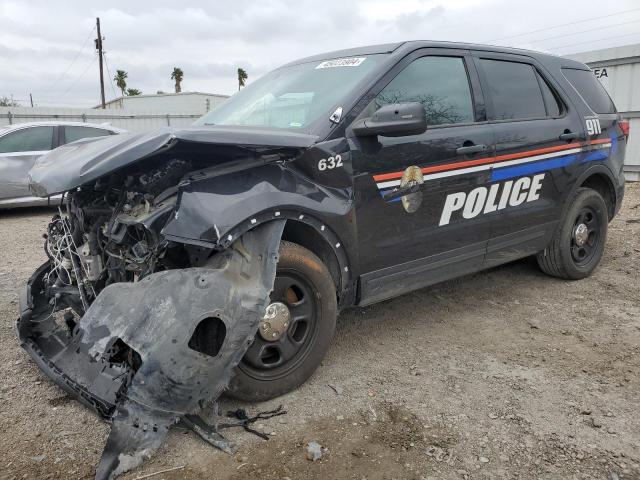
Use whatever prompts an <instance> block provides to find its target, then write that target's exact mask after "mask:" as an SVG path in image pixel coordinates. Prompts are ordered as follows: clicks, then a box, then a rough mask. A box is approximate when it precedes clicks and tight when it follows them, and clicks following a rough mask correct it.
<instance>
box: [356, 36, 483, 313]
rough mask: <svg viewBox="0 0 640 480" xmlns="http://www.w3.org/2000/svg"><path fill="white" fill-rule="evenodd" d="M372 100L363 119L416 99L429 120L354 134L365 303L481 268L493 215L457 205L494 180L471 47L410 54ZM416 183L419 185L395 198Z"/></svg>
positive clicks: (388, 75)
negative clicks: (420, 127) (419, 126)
mask: <svg viewBox="0 0 640 480" xmlns="http://www.w3.org/2000/svg"><path fill="white" fill-rule="evenodd" d="M372 98H373V100H372V101H371V103H370V104H369V105H368V106H367V107H366V108H365V111H364V112H363V113H362V114H361V115H360V118H363V117H366V116H370V115H371V114H372V113H373V112H374V111H375V110H377V109H378V108H380V107H381V106H382V105H385V104H397V103H406V102H420V103H422V104H423V106H424V108H425V111H426V117H427V125H428V126H427V130H426V131H425V132H424V133H422V134H419V135H409V136H400V137H385V136H382V135H378V136H377V137H376V136H373V137H356V138H354V139H353V143H352V145H353V147H354V152H353V159H354V160H353V165H354V177H355V178H354V181H355V196H356V216H357V217H356V219H357V228H358V243H359V252H360V267H361V273H362V275H361V301H360V304H368V303H373V302H376V301H380V300H383V299H386V298H390V297H393V296H396V295H398V294H401V293H404V292H407V291H410V290H413V289H416V288H420V287H423V286H426V285H429V284H433V283H436V282H439V281H442V280H445V279H448V278H453V277H456V276H458V275H461V274H464V273H468V272H472V271H476V270H479V269H480V268H481V266H482V263H483V260H484V255H485V252H486V244H487V241H488V239H489V234H490V223H489V220H488V218H487V217H489V216H490V215H484V214H482V213H481V210H478V207H477V205H471V206H470V207H469V206H467V205H466V204H465V203H464V202H463V203H461V198H463V197H464V198H466V197H467V196H468V195H469V193H470V192H471V191H473V190H474V189H477V188H478V187H482V186H484V185H485V184H486V183H487V182H488V181H489V177H490V173H489V172H490V168H491V162H492V157H493V151H494V138H493V133H492V129H491V127H490V126H489V125H488V124H487V123H486V118H485V111H484V100H483V98H482V93H481V91H480V88H479V82H478V77H477V73H476V70H475V67H474V64H473V62H472V61H471V58H470V57H469V54H468V52H467V51H463V50H450V49H428V50H421V51H418V52H414V54H412V55H410V56H409V57H407V58H405V59H404V60H403V61H402V62H400V64H399V65H397V66H396V67H395V68H394V69H393V70H392V71H390V72H389V74H387V75H386V76H385V78H383V79H382V81H381V82H380V85H379V86H378V87H377V90H376V89H375V88H374V92H372ZM410 182H413V184H414V185H415V184H417V185H419V187H417V192H416V193H412V194H410V195H407V196H404V197H398V195H397V193H395V192H397V190H398V189H400V188H403V187H404V186H406V185H407V184H409V183H410ZM474 195H475V194H474ZM478 198H479V197H478ZM478 202H479V199H478V201H477V202H476V203H478Z"/></svg>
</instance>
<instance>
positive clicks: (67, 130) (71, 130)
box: [64, 125, 111, 143]
mask: <svg viewBox="0 0 640 480" xmlns="http://www.w3.org/2000/svg"><path fill="white" fill-rule="evenodd" d="M110 134H111V132H109V130H103V129H102V128H94V127H77V126H68V125H67V126H65V127H64V135H65V140H66V141H65V143H70V142H75V141H76V140H80V139H81V138H92V137H104V136H106V135H110Z"/></svg>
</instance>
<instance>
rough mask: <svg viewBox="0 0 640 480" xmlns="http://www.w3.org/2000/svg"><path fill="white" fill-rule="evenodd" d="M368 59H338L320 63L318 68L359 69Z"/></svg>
mask: <svg viewBox="0 0 640 480" xmlns="http://www.w3.org/2000/svg"><path fill="white" fill-rule="evenodd" d="M365 59H366V57H353V58H336V59H335V60H326V61H324V62H322V63H320V64H319V65H318V66H317V67H316V69H318V68H335V67H357V66H359V65H360V64H362V62H364V61H365Z"/></svg>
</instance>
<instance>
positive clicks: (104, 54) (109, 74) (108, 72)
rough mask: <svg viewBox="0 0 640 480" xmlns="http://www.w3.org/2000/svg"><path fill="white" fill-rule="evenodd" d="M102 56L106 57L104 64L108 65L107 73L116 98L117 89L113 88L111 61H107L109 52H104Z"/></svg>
mask: <svg viewBox="0 0 640 480" xmlns="http://www.w3.org/2000/svg"><path fill="white" fill-rule="evenodd" d="M102 58H104V65H105V67H107V75H108V76H109V85H110V86H111V92H112V93H113V98H116V97H117V95H116V89H115V88H113V77H111V71H110V70H109V62H107V52H102Z"/></svg>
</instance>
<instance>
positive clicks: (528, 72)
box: [474, 52, 584, 266]
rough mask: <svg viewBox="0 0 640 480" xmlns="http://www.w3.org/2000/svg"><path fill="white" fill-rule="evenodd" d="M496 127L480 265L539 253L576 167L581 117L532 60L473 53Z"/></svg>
mask: <svg viewBox="0 0 640 480" xmlns="http://www.w3.org/2000/svg"><path fill="white" fill-rule="evenodd" d="M474 57H475V62H476V65H477V68H478V71H479V74H480V78H481V82H482V88H483V91H484V92H485V95H486V103H487V118H488V120H489V122H490V123H491V125H492V126H493V128H494V134H495V139H496V154H495V155H496V157H495V160H494V163H493V168H492V171H491V177H490V180H489V182H490V183H491V185H492V187H491V188H493V189H494V190H495V192H496V202H495V206H496V213H495V214H493V215H492V217H491V218H492V222H491V238H490V240H489V242H488V244H487V256H486V261H485V265H486V266H490V265H495V264H499V263H504V262H506V261H509V260H512V259H516V258H522V257H524V256H526V255H529V254H533V253H536V252H538V251H540V250H542V249H543V248H544V247H545V246H546V245H547V243H548V242H549V240H550V238H551V236H552V235H553V233H554V231H555V227H556V225H557V222H558V221H559V219H560V216H561V210H562V203H563V194H564V192H565V191H566V189H567V188H568V186H569V185H570V183H571V179H572V178H573V176H574V173H575V171H576V169H577V162H576V160H577V153H578V152H579V151H580V145H581V141H582V140H584V130H583V129H582V122H581V121H580V118H579V117H578V116H577V114H576V112H575V111H574V110H573V109H572V108H570V104H569V102H568V101H567V100H566V98H563V96H562V95H561V94H560V91H561V90H560V88H559V87H558V86H557V84H556V83H555V82H554V81H553V79H552V78H551V76H550V75H549V74H548V72H546V71H545V70H544V69H543V67H542V66H541V65H539V64H538V63H537V62H536V61H535V60H534V59H532V58H529V57H525V56H520V55H508V54H497V53H496V54H494V53H488V52H478V53H475V54H474Z"/></svg>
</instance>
